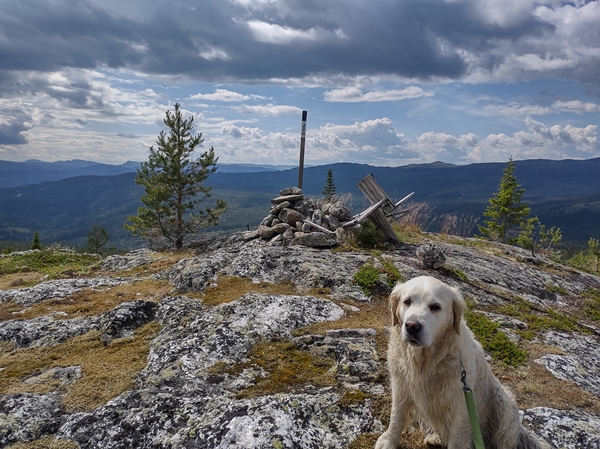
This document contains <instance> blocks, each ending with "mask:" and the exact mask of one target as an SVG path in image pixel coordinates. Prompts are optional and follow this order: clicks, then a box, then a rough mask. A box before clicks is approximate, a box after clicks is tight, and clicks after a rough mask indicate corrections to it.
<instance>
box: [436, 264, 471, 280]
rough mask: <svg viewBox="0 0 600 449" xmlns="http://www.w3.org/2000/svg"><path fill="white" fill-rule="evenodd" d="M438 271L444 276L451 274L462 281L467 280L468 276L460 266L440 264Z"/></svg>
mask: <svg viewBox="0 0 600 449" xmlns="http://www.w3.org/2000/svg"><path fill="white" fill-rule="evenodd" d="M440 271H441V272H442V273H444V274H445V275H446V276H451V277H453V278H455V279H459V280H461V281H464V282H469V277H468V276H467V275H466V274H465V273H464V271H462V270H461V269H460V268H456V267H452V266H450V265H442V266H441V267H440Z"/></svg>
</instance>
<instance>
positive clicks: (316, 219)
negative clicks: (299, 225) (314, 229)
mask: <svg viewBox="0 0 600 449" xmlns="http://www.w3.org/2000/svg"><path fill="white" fill-rule="evenodd" d="M310 221H312V222H313V223H314V224H316V225H319V226H321V224H322V223H323V213H322V212H321V211H320V210H318V209H317V210H316V211H314V212H313V214H312V217H311V220H310Z"/></svg>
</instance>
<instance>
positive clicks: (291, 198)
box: [271, 194, 304, 204]
mask: <svg viewBox="0 0 600 449" xmlns="http://www.w3.org/2000/svg"><path fill="white" fill-rule="evenodd" d="M303 198H304V195H302V194H300V195H285V196H278V197H277V198H273V199H272V200H271V203H273V204H279V203H283V202H284V201H289V202H293V201H300V200H301V199H303Z"/></svg>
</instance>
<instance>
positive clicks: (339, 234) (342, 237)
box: [335, 227, 348, 245]
mask: <svg viewBox="0 0 600 449" xmlns="http://www.w3.org/2000/svg"><path fill="white" fill-rule="evenodd" d="M335 237H336V239H337V244H338V245H343V244H344V243H346V241H347V240H348V231H347V230H346V229H344V228H341V227H340V228H337V229H336V230H335Z"/></svg>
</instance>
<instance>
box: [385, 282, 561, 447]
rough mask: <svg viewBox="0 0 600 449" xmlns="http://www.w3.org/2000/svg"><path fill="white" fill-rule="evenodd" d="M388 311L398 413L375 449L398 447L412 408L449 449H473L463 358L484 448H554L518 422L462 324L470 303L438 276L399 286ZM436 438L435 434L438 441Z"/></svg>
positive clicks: (507, 397)
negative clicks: (532, 434)
mask: <svg viewBox="0 0 600 449" xmlns="http://www.w3.org/2000/svg"><path fill="white" fill-rule="evenodd" d="M390 307H391V312H392V329H391V332H390V341H389V347H388V367H389V370H390V380H391V387H392V411H391V416H390V425H389V427H388V429H387V431H386V432H384V433H383V435H381V436H380V437H379V439H378V440H377V444H376V445H375V449H396V448H397V447H398V446H399V445H400V439H401V436H402V430H403V429H404V424H405V421H406V419H407V418H408V416H409V412H410V411H414V412H416V417H417V418H418V419H419V420H420V422H421V423H422V424H424V425H426V426H427V427H429V428H431V429H432V430H433V431H434V432H435V433H436V434H437V436H438V437H439V440H440V442H441V443H442V444H444V445H447V446H448V449H469V448H472V447H473V443H472V441H473V439H472V436H471V425H470V421H469V415H468V411H467V406H466V402H465V397H464V392H463V384H462V382H461V374H462V371H463V369H461V358H462V364H463V366H464V371H465V372H466V382H467V384H468V386H469V387H470V388H471V390H472V391H473V395H474V397H475V403H476V408H477V414H478V416H479V421H480V425H481V433H482V435H483V441H484V444H485V448H486V449H536V448H537V449H539V448H548V449H549V448H550V446H549V445H548V444H547V443H546V442H545V441H541V440H538V439H536V438H534V437H533V436H531V435H529V434H528V433H527V432H526V431H525V429H523V427H522V426H521V425H520V424H519V412H518V409H517V405H516V403H515V401H514V400H513V398H512V397H511V396H510V395H509V394H508V393H507V392H506V391H505V390H504V388H503V387H502V385H500V382H499V381H498V379H496V378H495V377H494V374H493V373H492V370H491V369H490V367H489V365H488V364H487V362H486V360H485V354H484V352H483V349H482V347H481V345H480V344H479V343H478V342H476V341H475V340H474V338H473V334H472V333H471V331H470V330H469V328H468V327H467V325H466V324H465V322H464V321H463V320H462V315H463V312H464V311H465V309H466V304H465V301H464V299H463V298H462V296H461V294H460V293H459V292H458V291H457V290H455V289H452V288H450V287H449V286H448V285H446V284H444V283H443V282H441V281H438V280H437V279H435V278H432V277H428V276H422V277H417V278H414V279H411V280H410V281H408V282H406V283H404V284H398V285H397V286H396V287H395V288H394V290H393V291H392V294H391V295H390ZM428 438H431V437H428ZM436 440H437V438H436V437H435V436H434V437H433V438H432V441H436Z"/></svg>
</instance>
